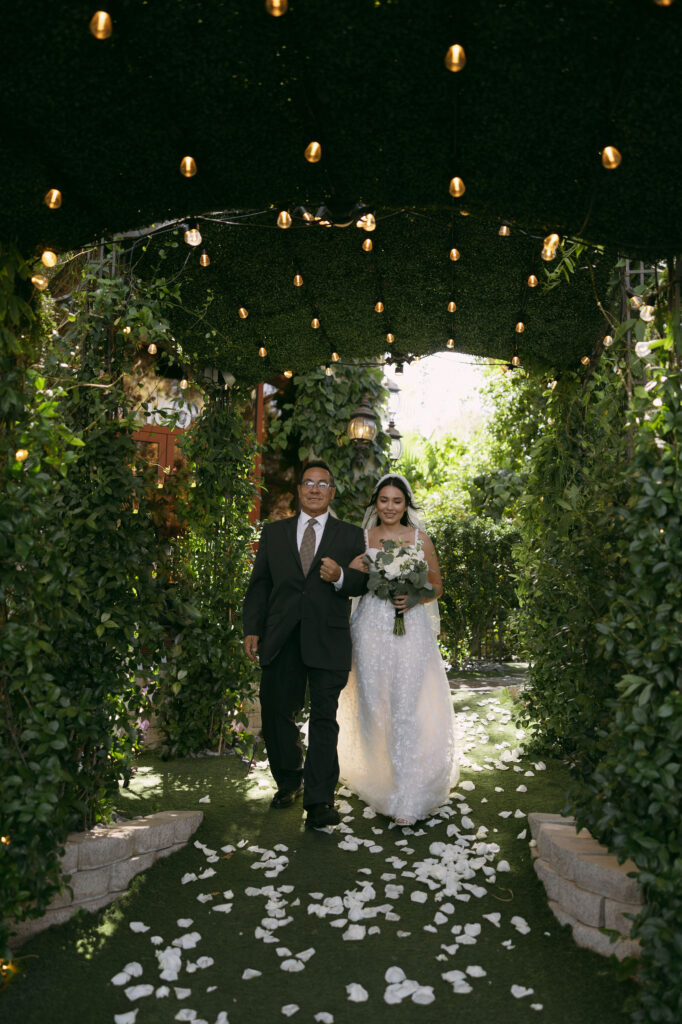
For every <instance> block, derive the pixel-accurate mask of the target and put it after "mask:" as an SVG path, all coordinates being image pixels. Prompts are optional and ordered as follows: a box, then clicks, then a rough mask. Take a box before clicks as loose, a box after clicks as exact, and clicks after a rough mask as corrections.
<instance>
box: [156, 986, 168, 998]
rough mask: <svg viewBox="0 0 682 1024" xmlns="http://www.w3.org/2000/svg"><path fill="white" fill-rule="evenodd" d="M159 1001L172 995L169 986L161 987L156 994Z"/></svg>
mask: <svg viewBox="0 0 682 1024" xmlns="http://www.w3.org/2000/svg"><path fill="white" fill-rule="evenodd" d="M154 995H155V996H156V998H157V999H165V998H166V996H169V995H170V989H169V988H168V985H159V987H158V988H157V990H156V992H155V993H154Z"/></svg>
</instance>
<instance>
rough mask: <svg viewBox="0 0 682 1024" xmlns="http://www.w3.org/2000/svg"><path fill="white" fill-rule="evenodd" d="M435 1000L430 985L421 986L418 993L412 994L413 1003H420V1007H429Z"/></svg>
mask: <svg viewBox="0 0 682 1024" xmlns="http://www.w3.org/2000/svg"><path fill="white" fill-rule="evenodd" d="M435 998H436V997H435V995H434V994H433V989H432V987H431V986H430V985H420V987H419V988H418V989H417V991H416V992H413V993H412V1002H413V1003H419V1005H420V1006H428V1004H429V1003H432V1002H433V1001H434V999H435Z"/></svg>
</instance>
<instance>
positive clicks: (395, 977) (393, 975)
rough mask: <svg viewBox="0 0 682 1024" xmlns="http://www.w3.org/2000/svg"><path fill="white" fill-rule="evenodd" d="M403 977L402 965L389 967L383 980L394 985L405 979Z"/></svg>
mask: <svg viewBox="0 0 682 1024" xmlns="http://www.w3.org/2000/svg"><path fill="white" fill-rule="evenodd" d="M405 977H406V975H405V971H404V970H403V969H402V967H389V968H388V970H387V971H386V973H385V974H384V981H387V982H388V983H389V985H396V984H398V982H401V981H405Z"/></svg>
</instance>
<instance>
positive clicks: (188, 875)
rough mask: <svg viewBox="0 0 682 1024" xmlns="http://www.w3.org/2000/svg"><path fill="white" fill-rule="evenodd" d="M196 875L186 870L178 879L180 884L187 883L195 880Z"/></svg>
mask: <svg viewBox="0 0 682 1024" xmlns="http://www.w3.org/2000/svg"><path fill="white" fill-rule="evenodd" d="M196 880H197V876H196V875H195V874H194V872H193V871H187V872H186V873H185V874H184V875H183V876H182V878H181V879H180V884H181V885H187V883H188V882H196Z"/></svg>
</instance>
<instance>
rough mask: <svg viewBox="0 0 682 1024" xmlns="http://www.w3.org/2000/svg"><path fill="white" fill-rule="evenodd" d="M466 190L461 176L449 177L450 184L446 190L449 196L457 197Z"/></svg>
mask: <svg viewBox="0 0 682 1024" xmlns="http://www.w3.org/2000/svg"><path fill="white" fill-rule="evenodd" d="M466 190H467V187H466V185H465V184H464V182H463V181H462V179H461V178H457V177H455V178H450V184H449V185H448V192H449V193H450V195H451V196H454V198H455V199H459V197H460V196H463V195H464V193H465V192H466Z"/></svg>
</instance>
